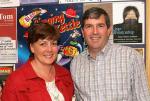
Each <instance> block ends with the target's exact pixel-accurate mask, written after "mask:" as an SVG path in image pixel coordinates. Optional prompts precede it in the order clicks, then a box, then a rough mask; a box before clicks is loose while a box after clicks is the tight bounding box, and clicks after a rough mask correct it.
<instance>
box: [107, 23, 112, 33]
mask: <svg viewBox="0 0 150 101" xmlns="http://www.w3.org/2000/svg"><path fill="white" fill-rule="evenodd" d="M112 29H113V27H112V25H111V26H110V27H109V28H108V31H107V34H108V36H110V35H111V33H112Z"/></svg>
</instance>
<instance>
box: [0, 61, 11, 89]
mask: <svg viewBox="0 0 150 101" xmlns="http://www.w3.org/2000/svg"><path fill="white" fill-rule="evenodd" d="M13 70H14V64H0V86H1V87H2V86H4V85H5V81H6V79H7V77H8V75H10V74H11V73H12V72H13Z"/></svg>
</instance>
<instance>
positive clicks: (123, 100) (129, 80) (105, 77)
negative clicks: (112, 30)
mask: <svg viewBox="0 0 150 101" xmlns="http://www.w3.org/2000/svg"><path fill="white" fill-rule="evenodd" d="M71 74H72V77H73V80H74V82H75V86H76V98H77V101H150V96H149V91H148V84H147V78H146V73H145V64H144V61H143V57H142V56H141V55H139V53H138V52H137V51H135V50H134V49H132V48H130V47H127V46H120V45H115V44H110V43H108V44H107V45H106V46H105V47H104V49H103V50H101V52H99V53H98V54H97V57H96V59H93V58H91V57H90V55H89V53H88V50H85V51H84V52H83V53H81V54H80V55H78V56H77V57H75V58H74V59H73V61H72V63H71Z"/></svg>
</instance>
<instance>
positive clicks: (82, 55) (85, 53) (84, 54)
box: [74, 50, 87, 59]
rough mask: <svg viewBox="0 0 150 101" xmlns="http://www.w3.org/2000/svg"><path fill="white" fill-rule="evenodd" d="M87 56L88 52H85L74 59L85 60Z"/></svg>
mask: <svg viewBox="0 0 150 101" xmlns="http://www.w3.org/2000/svg"><path fill="white" fill-rule="evenodd" d="M86 56H87V50H84V51H83V52H81V53H80V54H79V55H77V56H75V57H74V59H81V58H85V57H86Z"/></svg>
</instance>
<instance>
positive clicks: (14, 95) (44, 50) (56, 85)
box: [2, 23, 74, 101]
mask: <svg viewBox="0 0 150 101" xmlns="http://www.w3.org/2000/svg"><path fill="white" fill-rule="evenodd" d="M59 36H60V33H59V32H58V30H56V29H55V27H54V26H52V25H49V24H48V23H38V24H34V25H33V26H32V27H31V28H30V29H29V31H28V45H29V49H30V51H31V56H30V58H29V60H28V61H27V62H26V63H25V64H24V65H22V66H21V67H20V68H19V69H17V70H16V71H15V72H13V73H12V74H11V75H10V76H9V77H8V79H7V81H6V84H5V86H4V89H3V92H2V101H71V100H72V96H73V93H74V88H73V81H72V79H71V75H70V72H69V71H67V70H66V69H65V68H63V67H61V66H59V65H57V64H56V63H55V60H56V57H57V52H58V46H57V40H58V39H59Z"/></svg>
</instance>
